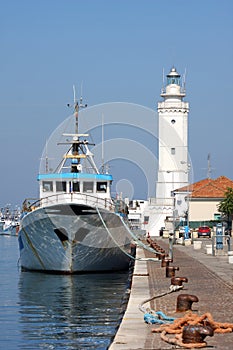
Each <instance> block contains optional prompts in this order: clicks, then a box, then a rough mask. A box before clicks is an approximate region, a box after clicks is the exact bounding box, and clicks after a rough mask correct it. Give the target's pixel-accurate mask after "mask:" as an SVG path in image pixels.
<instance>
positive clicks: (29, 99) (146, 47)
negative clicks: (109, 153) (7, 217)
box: [0, 0, 233, 205]
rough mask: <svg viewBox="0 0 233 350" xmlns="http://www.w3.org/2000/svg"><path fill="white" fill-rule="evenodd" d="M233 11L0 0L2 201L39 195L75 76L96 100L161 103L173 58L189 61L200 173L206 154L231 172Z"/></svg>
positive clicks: (225, 1) (193, 146)
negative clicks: (44, 163)
mask: <svg viewBox="0 0 233 350" xmlns="http://www.w3.org/2000/svg"><path fill="white" fill-rule="evenodd" d="M232 18H233V2H232V1H231V0H221V1H220V0H204V1H203V0H195V1H194V0H193V1H191V0H190V1H187V0H173V1H172V0H167V1H155V0H154V1H149V0H147V1H143V0H141V1H138V0H125V1H123V0H108V1H107V0H105V1H104V0H96V1H95V0H85V1H84V0H40V1H36V0H21V1H17V0H15V1H14V0H7V1H4V0H2V1H1V11H0V47H1V55H0V118H1V128H0V150H1V182H0V205H5V204H6V203H14V204H21V202H22V201H23V199H24V198H26V197H30V196H33V197H34V196H36V195H37V182H36V176H37V172H38V169H39V162H40V157H41V153H42V150H43V147H44V144H45V140H46V139H47V138H48V137H49V135H50V134H51V133H52V132H53V130H54V129H55V128H56V127H57V126H58V125H59V124H60V123H61V122H62V121H63V120H64V119H65V118H66V117H67V116H68V115H69V114H70V111H69V110H67V107H66V104H67V103H68V102H70V101H72V86H73V84H75V85H76V86H77V88H79V90H80V86H81V84H83V95H84V97H85V99H86V102H87V103H88V105H89V106H93V105H97V104H101V103H107V102H114V101H115V102H130V103H136V104H139V105H143V106H146V107H148V108H151V109H155V110H156V108H157V102H158V101H159V100H160V99H161V98H160V90H161V87H162V70H163V68H164V69H165V73H168V72H169V70H170V68H171V67H172V66H173V65H174V66H175V67H176V68H177V70H178V71H179V72H180V73H183V72H184V70H185V69H186V70H187V75H186V92H187V96H186V100H187V101H189V102H190V114H189V145H190V148H189V151H190V156H191V160H192V163H193V169H194V180H195V181H197V180H200V179H203V178H205V177H206V176H207V169H206V168H207V156H208V153H210V154H211V164H212V167H213V170H212V177H214V178H216V177H218V176H220V175H225V176H227V177H229V178H231V179H233V165H232V151H233V138H232V118H233V109H232V104H231V101H232V92H233V69H232V62H233V21H232ZM79 92H80V91H79ZM79 92H78V93H79ZM113 175H114V174H113ZM117 176H119V175H117ZM138 195H140V193H138Z"/></svg>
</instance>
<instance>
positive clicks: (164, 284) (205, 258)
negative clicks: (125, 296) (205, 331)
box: [110, 238, 233, 350]
mask: <svg viewBox="0 0 233 350" xmlns="http://www.w3.org/2000/svg"><path fill="white" fill-rule="evenodd" d="M202 241H203V244H202V248H201V249H200V250H194V247H193V245H190V246H183V245H174V249H173V252H174V255H173V263H172V264H170V266H177V267H179V271H176V276H180V277H187V278H188V283H184V289H182V290H181V291H178V292H174V293H171V294H168V295H166V296H164V297H162V298H158V299H156V301H152V302H150V304H149V303H148V304H145V307H148V306H149V307H151V308H152V309H154V310H156V311H163V312H164V313H165V314H166V315H169V316H173V317H181V316H183V314H180V313H176V302H177V296H178V295H179V294H183V293H187V294H192V295H196V296H197V297H198V299H199V301H198V302H197V303H193V306H192V310H193V312H196V313H197V314H198V315H202V314H204V313H205V312H210V313H211V314H212V315H213V318H214V320H215V321H218V322H229V323H233V264H229V263H228V257H227V256H226V255H222V256H212V255H207V254H206V250H205V245H206V244H210V241H208V239H207V240H204V239H203V240H202ZM156 242H157V243H158V244H159V245H160V246H161V247H163V248H164V249H165V250H166V251H167V252H168V241H167V240H166V239H162V238H156ZM152 256H153V255H152V253H150V252H148V251H146V250H144V249H142V248H137V259H141V258H142V259H143V258H144V257H146V258H150V257H152ZM165 271H166V268H164V267H161V262H160V261H155V262H152V261H148V262H146V261H144V260H142V261H140V260H137V261H136V263H135V270H134V274H133V280H132V289H131V295H130V300H129V303H128V307H127V310H126V312H125V315H124V317H123V320H122V323H121V325H120V327H119V330H118V332H117V334H116V337H115V338H114V341H113V343H112V345H111V346H110V350H139V349H146V350H152V349H154V350H156V349H160V350H163V349H174V348H175V346H174V345H171V344H168V343H166V342H164V341H162V340H161V338H160V334H156V333H152V332H151V329H152V328H155V327H156V326H154V325H148V324H146V323H145V322H144V320H143V316H144V314H143V313H142V312H141V311H140V310H139V307H138V306H139V304H140V303H142V302H143V301H144V300H146V299H147V298H150V297H152V296H154V295H158V294H160V293H162V292H164V291H166V290H168V288H169V286H170V281H171V279H170V278H167V277H166V276H165ZM205 341H206V342H207V345H208V346H207V347H206V348H207V349H208V348H212V349H218V350H219V349H225V350H231V349H233V333H229V334H224V335H223V334H215V335H214V336H213V337H206V338H205Z"/></svg>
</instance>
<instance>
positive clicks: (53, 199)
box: [23, 192, 117, 211]
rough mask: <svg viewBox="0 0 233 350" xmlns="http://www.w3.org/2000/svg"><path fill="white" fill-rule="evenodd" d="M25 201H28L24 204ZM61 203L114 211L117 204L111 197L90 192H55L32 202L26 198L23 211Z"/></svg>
mask: <svg viewBox="0 0 233 350" xmlns="http://www.w3.org/2000/svg"><path fill="white" fill-rule="evenodd" d="M26 203H28V204H27V205H26ZM63 203H67V204H69V203H71V204H73V203H78V204H85V205H90V206H97V207H99V208H104V209H107V210H110V211H115V210H116V207H117V205H116V204H115V203H114V201H113V200H112V199H111V198H101V197H98V196H93V195H90V194H84V193H73V192H71V193H56V194H53V195H51V196H47V197H44V198H41V199H37V200H36V201H34V202H33V203H30V202H28V201H27V200H25V201H24V205H23V207H24V211H33V210H35V209H38V208H41V207H45V206H48V205H49V206H50V205H55V204H63Z"/></svg>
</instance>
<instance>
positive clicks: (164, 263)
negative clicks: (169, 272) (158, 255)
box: [161, 257, 173, 267]
mask: <svg viewBox="0 0 233 350" xmlns="http://www.w3.org/2000/svg"><path fill="white" fill-rule="evenodd" d="M170 262H173V260H172V259H169V258H167V257H164V258H163V259H162V260H161V267H167V266H169V264H170Z"/></svg>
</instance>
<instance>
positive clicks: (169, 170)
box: [156, 67, 189, 204]
mask: <svg viewBox="0 0 233 350" xmlns="http://www.w3.org/2000/svg"><path fill="white" fill-rule="evenodd" d="M161 97H162V98H163V101H161V102H158V137H159V157H158V158H159V169H158V179H157V182H156V198H160V199H164V204H166V200H167V199H171V191H173V190H175V189H177V188H181V187H183V186H187V185H188V112H189V103H188V102H185V101H183V99H184V97H185V86H184V82H183V84H181V79H180V75H179V74H178V73H177V71H176V69H175V68H174V67H173V68H172V69H171V71H170V73H169V74H168V75H167V81H166V86H165V88H163V89H162V93H161Z"/></svg>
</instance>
